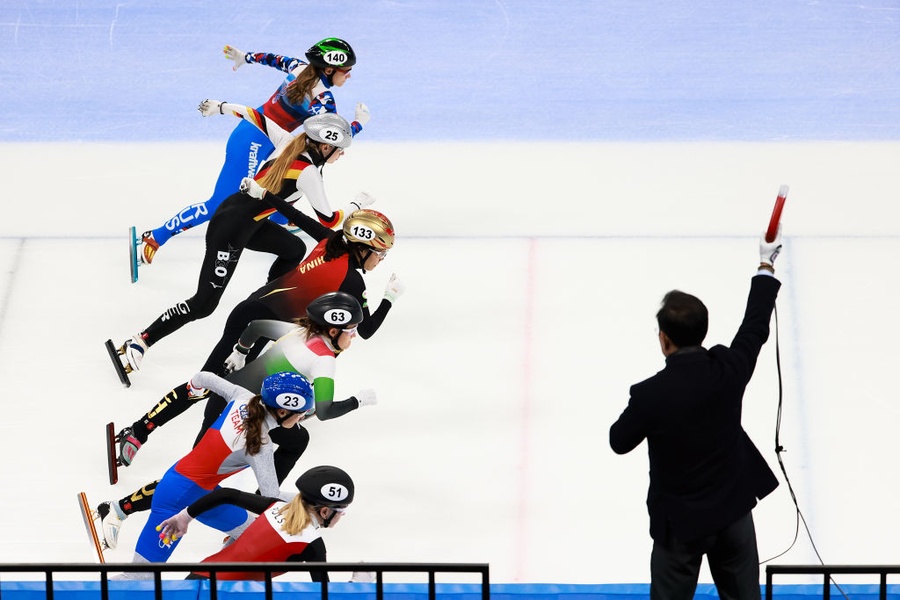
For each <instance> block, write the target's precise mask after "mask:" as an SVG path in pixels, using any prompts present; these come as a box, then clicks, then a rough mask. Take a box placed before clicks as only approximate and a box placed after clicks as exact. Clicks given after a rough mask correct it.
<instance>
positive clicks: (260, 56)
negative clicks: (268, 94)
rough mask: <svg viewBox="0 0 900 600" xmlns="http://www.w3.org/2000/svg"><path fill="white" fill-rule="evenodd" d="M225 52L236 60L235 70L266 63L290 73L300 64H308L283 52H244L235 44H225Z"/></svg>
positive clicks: (231, 59) (227, 56) (229, 57)
mask: <svg viewBox="0 0 900 600" xmlns="http://www.w3.org/2000/svg"><path fill="white" fill-rule="evenodd" d="M224 52H225V58H227V59H228V60H230V61H233V62H234V66H233V67H232V69H233V70H235V71H237V70H238V69H240V68H241V67H242V66H243V65H246V64H250V63H256V64H259V65H266V66H267V67H274V68H276V69H278V70H280V71H284V72H285V73H290V72H291V71H293V70H294V69H296V68H297V67H299V66H300V65H305V64H306V63H305V62H303V61H302V60H300V59H299V58H291V57H290V56H283V55H281V54H270V53H268V52H244V51H243V50H238V49H237V48H235V47H234V46H225V48H224Z"/></svg>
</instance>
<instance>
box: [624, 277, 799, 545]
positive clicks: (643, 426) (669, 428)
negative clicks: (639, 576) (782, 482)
mask: <svg viewBox="0 0 900 600" xmlns="http://www.w3.org/2000/svg"><path fill="white" fill-rule="evenodd" d="M779 287H781V283H780V282H779V281H778V280H777V279H775V278H774V277H769V276H767V275H757V276H756V277H754V278H753V280H752V281H751V285H750V295H749V297H748V299H747V309H746V312H745V313H744V320H743V322H742V323H741V326H740V329H738V332H737V335H735V337H734V340H733V341H732V342H731V346H730V347H725V346H721V345H719V346H714V347H712V348H710V349H709V350H707V349H705V348H702V347H700V346H695V347H692V348H683V349H680V350H679V351H677V352H675V353H674V354H671V355H670V356H668V357H667V358H666V367H665V368H664V369H663V370H662V371H660V372H659V373H657V374H656V375H654V376H653V377H651V378H650V379H647V380H645V381H642V382H641V383H638V384H636V385H634V386H632V388H631V399H630V400H629V402H628V407H627V408H626V409H625V411H624V412H623V413H622V415H621V416H620V417H619V419H618V420H617V421H616V422H615V423H613V425H612V427H611V428H610V430H609V444H610V446H611V447H612V449H613V451H615V452H616V453H618V454H625V453H626V452H630V451H631V450H633V449H634V448H635V447H637V446H638V445H639V444H640V443H641V442H642V441H643V440H644V439H646V440H647V447H648V452H649V457H650V488H649V490H648V492H647V510H648V511H649V513H650V535H651V537H653V539H654V540H657V541H661V542H663V543H665V542H666V541H667V540H668V537H669V535H670V534H674V536H675V538H676V539H677V540H678V541H680V542H684V543H689V542H692V541H694V540H697V539H699V538H701V537H704V536H707V535H710V534H712V533H714V532H716V531H718V530H719V529H721V528H723V527H725V526H727V525H730V524H731V523H733V522H734V521H736V520H737V519H738V518H740V517H742V516H744V515H745V514H747V513H748V512H749V511H750V510H751V509H752V508H753V507H754V506H756V502H757V499H761V498H763V497H765V496H766V495H768V494H769V493H770V492H771V491H772V490H774V489H775V488H776V487H778V480H777V479H776V478H775V474H774V473H772V470H771V469H770V468H769V466H768V464H766V461H765V460H764V459H763V457H762V455H761V454H760V453H759V450H758V449H757V448H756V446H755V445H754V444H753V442H752V441H750V438H749V437H748V436H747V434H746V432H745V431H744V429H743V427H742V426H741V409H742V404H743V396H744V389H745V387H746V386H747V383H748V382H749V381H750V377H751V376H752V375H753V369H754V368H755V366H756V359H757V357H758V356H759V351H760V349H761V348H762V345H763V344H764V343H765V342H766V340H767V339H768V337H769V320H770V319H771V316H772V311H773V309H774V308H775V297H776V296H777V295H778V288H779Z"/></svg>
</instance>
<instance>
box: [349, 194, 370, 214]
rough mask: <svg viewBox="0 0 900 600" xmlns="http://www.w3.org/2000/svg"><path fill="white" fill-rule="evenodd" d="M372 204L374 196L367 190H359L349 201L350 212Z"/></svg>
mask: <svg viewBox="0 0 900 600" xmlns="http://www.w3.org/2000/svg"><path fill="white" fill-rule="evenodd" d="M373 204H375V196H373V195H372V194H370V193H369V192H360V193H358V194H357V195H356V197H355V198H353V200H352V201H351V202H350V210H351V212H352V211H354V210H359V209H361V208H369V207H370V206H372V205H373Z"/></svg>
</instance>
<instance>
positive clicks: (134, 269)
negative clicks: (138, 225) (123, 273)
mask: <svg viewBox="0 0 900 600" xmlns="http://www.w3.org/2000/svg"><path fill="white" fill-rule="evenodd" d="M128 236H129V237H130V238H131V239H130V242H131V247H130V248H129V252H128V258H129V265H128V266H129V268H130V269H131V283H137V280H138V266H139V265H140V262H139V261H138V246H139V245H140V241H139V240H138V239H137V230H136V229H135V227H134V225H132V226H131V227H130V228H129V229H128Z"/></svg>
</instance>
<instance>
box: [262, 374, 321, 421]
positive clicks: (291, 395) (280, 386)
mask: <svg viewBox="0 0 900 600" xmlns="http://www.w3.org/2000/svg"><path fill="white" fill-rule="evenodd" d="M259 395H260V396H262V400H263V403H264V404H265V405H266V406H271V407H272V408H283V409H285V410H289V411H291V412H295V413H305V412H306V411H308V410H309V409H310V408H312V407H313V403H314V400H315V399H314V395H313V388H312V385H310V383H309V380H308V379H307V378H306V377H304V376H303V375H301V374H300V373H292V372H289V371H284V372H281V373H275V374H273V375H269V376H268V377H266V378H265V379H264V380H263V383H262V390H260V393H259Z"/></svg>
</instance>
